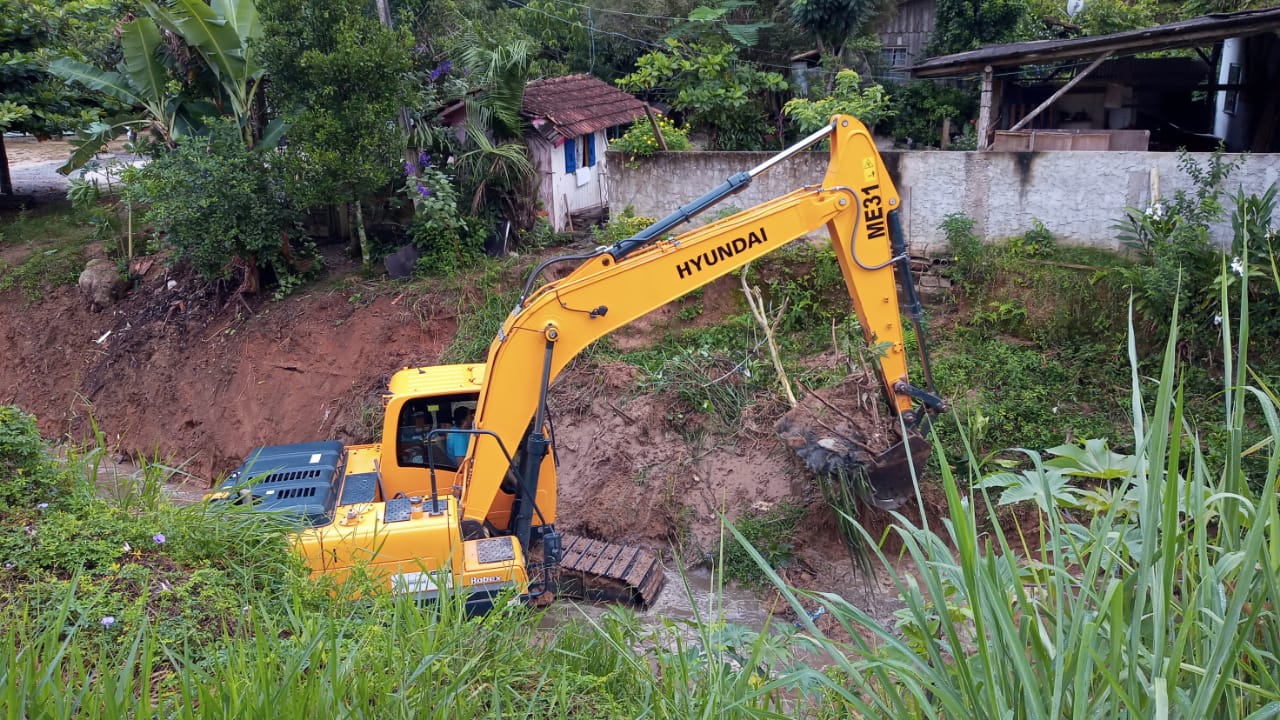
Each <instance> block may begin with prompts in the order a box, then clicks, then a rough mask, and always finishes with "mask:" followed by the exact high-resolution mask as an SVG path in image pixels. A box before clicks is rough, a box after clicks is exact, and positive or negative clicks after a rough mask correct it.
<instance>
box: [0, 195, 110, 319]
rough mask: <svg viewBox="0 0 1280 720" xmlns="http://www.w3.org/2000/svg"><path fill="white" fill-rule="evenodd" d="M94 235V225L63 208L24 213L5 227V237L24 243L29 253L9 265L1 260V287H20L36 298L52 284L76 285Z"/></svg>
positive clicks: (11, 240)
mask: <svg viewBox="0 0 1280 720" xmlns="http://www.w3.org/2000/svg"><path fill="white" fill-rule="evenodd" d="M92 236H93V229H92V228H91V227H89V226H88V225H86V224H85V223H83V222H81V221H80V220H79V219H77V217H76V216H75V215H73V214H67V213H64V212H62V211H61V210H57V209H54V210H41V211H37V212H33V213H21V214H20V215H19V217H18V218H17V219H16V220H14V221H13V222H12V223H11V224H10V226H9V227H8V228H7V229H6V240H7V241H8V244H10V245H17V244H19V243H25V244H26V246H27V255H26V257H25V258H23V259H21V260H14V261H12V262H9V263H7V264H8V265H9V267H7V268H6V267H4V265H5V264H6V263H0V291H4V290H9V289H11V288H17V289H18V290H21V291H22V294H23V297H25V298H26V299H27V300H28V301H32V302H34V301H35V300H39V299H40V297H41V296H43V295H44V294H45V293H46V292H48V291H50V290H52V289H53V288H57V287H62V286H66V285H75V284H76V281H77V280H78V279H79V277H80V271H81V270H83V269H84V263H85V255H84V248H85V244H86V243H88V242H89V241H90V240H91V239H92Z"/></svg>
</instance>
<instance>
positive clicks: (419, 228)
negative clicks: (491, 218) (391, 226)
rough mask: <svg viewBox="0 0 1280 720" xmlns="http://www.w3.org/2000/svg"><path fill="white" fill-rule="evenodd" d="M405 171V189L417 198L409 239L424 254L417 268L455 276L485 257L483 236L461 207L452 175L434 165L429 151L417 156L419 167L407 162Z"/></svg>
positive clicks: (432, 272) (420, 270)
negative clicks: (459, 207) (471, 223)
mask: <svg viewBox="0 0 1280 720" xmlns="http://www.w3.org/2000/svg"><path fill="white" fill-rule="evenodd" d="M410 171H412V172H410ZM405 173H406V175H405V177H406V180H407V183H406V185H405V190H406V192H407V193H408V194H410V195H411V196H416V201H417V209H416V211H415V212H414V216H413V225H412V226H411V227H410V228H409V240H410V242H412V243H413V246H414V247H416V248H418V250H419V251H420V252H421V253H422V255H421V257H419V258H418V271H419V272H420V273H422V274H424V275H453V274H455V273H457V272H459V271H460V270H463V269H464V268H467V267H470V266H471V265H474V264H475V263H476V262H477V261H479V260H480V258H482V257H484V238H483V236H481V235H480V234H479V233H476V232H473V231H472V228H471V226H470V224H469V223H468V222H467V218H465V217H464V216H463V214H462V212H461V211H460V210H459V209H458V189H457V187H456V186H455V185H454V181H453V178H452V177H450V176H449V174H447V173H445V172H444V171H443V170H441V169H440V168H438V167H436V166H435V165H434V164H432V162H431V158H430V157H429V156H428V155H427V154H426V153H423V154H422V156H420V157H419V158H418V164H417V167H414V164H413V163H411V162H406V163H405Z"/></svg>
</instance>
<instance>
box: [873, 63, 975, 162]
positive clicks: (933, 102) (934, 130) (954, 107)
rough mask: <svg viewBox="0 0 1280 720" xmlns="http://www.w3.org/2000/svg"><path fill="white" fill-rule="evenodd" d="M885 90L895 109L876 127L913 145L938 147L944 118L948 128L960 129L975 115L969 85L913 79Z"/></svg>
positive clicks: (973, 94)
mask: <svg viewBox="0 0 1280 720" xmlns="http://www.w3.org/2000/svg"><path fill="white" fill-rule="evenodd" d="M885 89H886V90H888V92H889V101H890V105H891V107H893V108H894V109H895V110H896V111H897V112H896V113H895V114H894V115H892V116H890V117H888V118H887V119H885V120H884V121H883V122H882V123H881V125H880V126H879V127H880V128H882V129H883V131H884V132H885V133H887V134H889V135H892V136H893V139H894V140H896V141H898V142H901V143H905V142H906V141H907V140H908V139H910V140H912V141H913V142H915V144H916V145H926V146H929V147H938V146H939V145H940V143H941V140H942V138H941V133H942V121H943V119H944V118H951V129H952V131H953V132H960V131H961V130H962V129H963V128H964V126H965V125H966V124H968V123H969V121H970V120H972V119H974V118H976V117H977V116H978V93H977V90H976V88H975V87H973V86H972V85H971V84H970V85H967V86H965V87H963V88H960V87H954V86H951V85H944V84H942V83H938V82H934V81H931V80H913V81H911V82H907V83H903V84H901V85H889V86H886V88H885Z"/></svg>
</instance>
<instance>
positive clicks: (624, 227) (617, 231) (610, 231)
mask: <svg viewBox="0 0 1280 720" xmlns="http://www.w3.org/2000/svg"><path fill="white" fill-rule="evenodd" d="M655 222H657V218H651V217H645V216H644V215H636V211H635V208H633V207H631V206H630V205H628V206H626V207H625V208H623V209H622V212H621V213H619V214H618V216H617V217H614V218H609V222H608V223H607V224H606V225H603V226H601V227H598V228H595V229H594V230H593V231H592V234H593V235H594V236H595V238H596V242H598V243H600V244H601V245H612V244H614V243H616V242H618V241H620V240H626V239H627V238H629V237H631V236H632V235H635V234H636V233H638V232H640V231H641V230H644V229H645V228H647V227H649V226H650V225H652V224H654V223H655Z"/></svg>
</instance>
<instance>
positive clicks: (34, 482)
mask: <svg viewBox="0 0 1280 720" xmlns="http://www.w3.org/2000/svg"><path fill="white" fill-rule="evenodd" d="M68 487H69V480H68V477H67V474H66V472H65V470H64V468H62V467H61V466H60V465H59V464H58V463H57V462H55V461H54V460H53V459H52V458H51V457H49V454H48V452H47V451H46V450H45V446H44V441H43V440H42V439H41V438H40V431H39V429H37V428H36V419H35V418H34V417H32V416H31V415H28V414H27V413H24V412H22V410H20V409H18V408H16V407H14V406H12V405H0V516H5V515H7V514H8V513H9V512H10V511H11V510H15V509H18V508H27V509H32V510H34V509H36V508H37V507H38V506H39V505H40V504H41V503H44V504H46V506H47V505H48V504H50V503H56V502H58V501H59V500H60V499H62V498H64V497H65V496H66V493H67V489H68Z"/></svg>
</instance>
